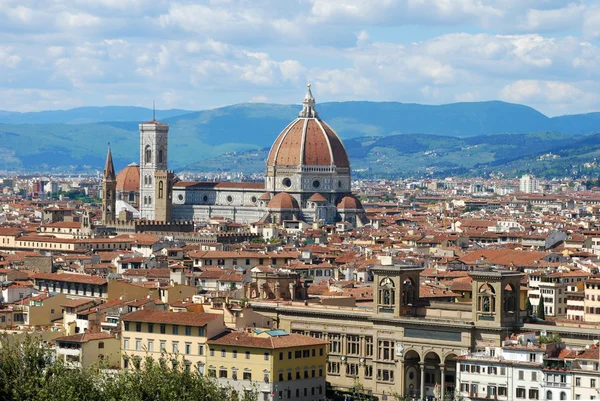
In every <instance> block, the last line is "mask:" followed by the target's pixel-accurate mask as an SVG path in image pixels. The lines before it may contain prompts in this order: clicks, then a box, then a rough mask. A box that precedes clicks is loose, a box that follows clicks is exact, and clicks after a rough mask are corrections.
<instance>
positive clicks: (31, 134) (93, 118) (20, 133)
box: [0, 101, 600, 171]
mask: <svg viewBox="0 0 600 401" xmlns="http://www.w3.org/2000/svg"><path fill="white" fill-rule="evenodd" d="M299 110H300V106H298V105H293V106H292V105H273V104H260V103H249V104H239V105H234V106H228V107H222V108H218V109H214V110H204V111H197V112H188V111H185V110H162V111H157V112H156V113H157V118H158V119H160V120H162V121H165V122H167V123H169V124H170V126H171V130H170V141H169V159H170V160H169V163H170V167H172V168H174V169H176V170H182V169H184V168H185V166H207V165H209V164H210V160H211V159H212V158H216V157H218V156H219V155H222V154H225V153H228V154H232V153H234V152H238V153H239V152H245V151H248V150H253V151H256V150H257V149H263V148H267V147H269V146H270V145H271V144H272V143H273V141H274V140H275V138H276V137H277V135H278V134H279V133H280V132H281V130H282V129H283V128H284V127H285V126H286V125H287V124H288V123H289V122H290V121H291V120H292V119H294V118H295V117H296V116H297V114H298V111H299ZM317 110H318V112H319V114H320V116H321V117H322V118H323V119H324V120H325V121H327V122H328V123H329V124H330V125H331V126H332V127H333V128H334V129H335V130H336V131H337V132H338V134H339V135H340V136H341V137H342V138H343V139H344V143H345V145H346V147H347V148H348V150H349V152H350V154H351V158H353V163H354V159H356V160H361V158H364V159H365V162H366V161H367V160H379V162H377V163H380V166H384V165H387V164H386V160H388V159H389V158H391V159H392V160H393V161H394V163H398V164H397V165H396V164H393V165H389V166H388V167H386V168H389V169H391V171H396V170H398V169H399V168H400V167H399V166H404V165H406V167H407V168H408V170H409V171H412V170H411V169H412V165H413V161H411V160H412V159H411V158H412V157H414V155H417V154H419V152H426V151H428V150H435V152H436V153H439V154H444V155H446V156H443V157H442V156H440V158H439V160H437V161H438V162H440V163H442V161H443V163H447V164H448V166H451V165H456V166H462V165H469V163H471V164H473V165H475V164H477V163H486V162H492V161H496V160H497V159H498V157H497V156H496V154H497V153H498V154H502V152H503V149H510V151H508V153H510V155H512V156H513V157H522V156H524V155H526V154H528V153H527V152H530V151H531V150H532V149H541V148H540V146H545V145H543V141H542V142H540V143H538V142H536V141H538V139H534V140H533V141H534V142H532V143H530V144H529V145H525V144H524V142H523V141H521V140H519V139H516V140H513V139H510V141H513V142H514V143H513V142H510V143H505V142H503V141H508V140H509V138H518V136H514V134H525V133H531V132H554V133H556V134H555V135H558V134H563V136H561V138H563V142H561V143H563V144H567V143H570V140H569V139H567V138H569V137H570V136H573V135H581V134H590V133H594V132H596V131H600V130H597V129H596V127H600V113H590V114H581V115H572V116H561V117H555V118H548V117H546V116H545V115H543V114H541V113H540V112H538V111H536V110H534V109H532V108H530V107H527V106H523V105H518V104H510V103H504V102H498V101H493V102H478V103H454V104H447V105H440V106H428V105H419V104H405V103H397V102H383V103H377V102H341V103H321V104H317ZM151 115H152V111H151V110H150V109H145V108H138V107H116V106H115V107H84V108H78V109H73V110H66V111H45V112H39V113H22V114H19V113H12V112H0V139H2V140H1V141H0V168H3V169H18V168H22V169H30V170H36V169H44V170H50V169H69V170H72V171H82V170H93V169H100V168H101V167H102V165H103V162H104V157H105V152H106V144H107V142H109V141H110V142H111V145H112V146H113V155H114V157H115V161H116V163H117V166H116V167H117V168H122V167H123V166H125V165H126V164H127V163H129V162H132V161H137V160H139V144H138V135H139V134H138V124H139V123H140V122H141V121H146V120H149V119H150V118H151ZM84 121H85V122H86V123H81V122H84ZM510 134H513V136H510ZM423 135H429V139H428V140H427V141H426V142H427V143H425V144H423V143H422V142H421V141H420V139H419V138H420V137H421V136H423ZM507 135H508V136H507ZM538 135H539V134H538ZM553 135H554V134H553ZM435 136H437V138H438V139H435V140H434V139H433V138H434V137H435ZM482 136H497V138H496V139H495V141H496V142H495V143H494V144H492V143H490V141H491V140H492V139H486V140H485V141H486V142H485V144H481V145H480V146H479V149H478V151H477V152H475V155H476V156H470V155H471V153H469V152H468V151H469V150H470V148H468V146H475V145H477V144H471V143H470V142H469V141H471V140H476V139H468V138H479V137H482ZM365 137H369V138H370V139H364V138H365ZM388 137H389V138H390V139H389V143H388V142H385V138H388ZM357 138H361V139H357ZM375 138H378V139H375ZM461 138H462V139H461ZM354 140H356V141H354ZM555 140H557V139H553V140H551V141H550V143H548V146H550V145H552V142H553V141H555ZM394 141H395V142H394ZM434 142H435V143H436V145H435V149H431V148H430V147H431V146H434V145H433V143H434ZM556 143H558V142H556ZM365 144H368V145H365ZM396 144H397V145H398V146H396ZM394 146H395V147H394ZM481 149H491V150H490V151H489V153H491V154H493V156H486V157H484V155H483V154H484V153H485V152H482V151H481ZM552 149H555V148H552ZM409 151H410V152H412V153H406V152H409ZM389 152H391V153H392V154H389V155H387V153H389ZM457 152H458V153H457ZM461 152H462V153H461ZM510 155H508V156H510ZM382 157H383V159H381V158H382ZM428 157H429V156H428ZM380 159H381V160H380ZM455 159H456V160H455ZM219 160H220V159H219ZM240 163H241V162H240ZM253 163H254V162H253ZM419 163H424V161H420V162H418V163H417V164H415V166H416V165H419ZM443 163H442V164H443ZM434 164H435V163H434ZM436 165H437V164H436ZM354 166H355V167H356V166H357V165H356V163H355V165H354ZM194 168H195V167H194ZM249 168H250V167H249ZM365 168H366V167H365ZM369 168H370V167H369ZM372 168H373V169H375V170H377V166H373V167H372ZM457 168H458V167H457ZM402 171H405V169H404V167H402Z"/></svg>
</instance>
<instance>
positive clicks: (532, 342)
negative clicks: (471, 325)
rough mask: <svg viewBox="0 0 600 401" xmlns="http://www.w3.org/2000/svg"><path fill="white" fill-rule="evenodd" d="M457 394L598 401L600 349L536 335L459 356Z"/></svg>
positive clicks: (511, 400)
mask: <svg viewBox="0 0 600 401" xmlns="http://www.w3.org/2000/svg"><path fill="white" fill-rule="evenodd" d="M457 370H458V375H457V378H456V384H457V389H458V391H459V393H458V394H456V396H458V397H463V398H464V399H465V400H467V401H469V400H475V399H495V400H506V401H518V400H547V401H550V400H582V401H583V400H597V399H599V398H600V386H599V385H600V349H599V348H598V346H597V345H589V346H586V347H585V348H584V349H567V348H565V347H564V344H539V343H538V342H537V340H536V337H535V335H534V333H524V334H520V335H518V336H516V337H514V336H513V337H512V338H511V339H510V340H507V341H505V342H504V345H503V346H502V347H495V348H486V349H485V351H482V352H477V353H469V354H466V355H462V356H460V357H458V358H457Z"/></svg>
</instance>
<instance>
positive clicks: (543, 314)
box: [537, 297, 546, 320]
mask: <svg viewBox="0 0 600 401" xmlns="http://www.w3.org/2000/svg"><path fill="white" fill-rule="evenodd" d="M537 317H538V319H542V320H546V312H545V311H544V297H540V302H539V303H538V307H537Z"/></svg>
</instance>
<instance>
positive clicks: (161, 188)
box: [158, 181, 164, 199]
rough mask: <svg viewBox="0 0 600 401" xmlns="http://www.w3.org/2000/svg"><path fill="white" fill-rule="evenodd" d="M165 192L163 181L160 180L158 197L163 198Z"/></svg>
mask: <svg viewBox="0 0 600 401" xmlns="http://www.w3.org/2000/svg"><path fill="white" fill-rule="evenodd" d="M163 192H164V188H163V182H162V181H159V182H158V199H162V198H163Z"/></svg>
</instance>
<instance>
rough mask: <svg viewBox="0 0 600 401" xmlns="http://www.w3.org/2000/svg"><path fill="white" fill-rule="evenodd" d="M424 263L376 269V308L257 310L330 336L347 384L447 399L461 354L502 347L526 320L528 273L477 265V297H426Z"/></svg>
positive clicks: (333, 368)
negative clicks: (522, 287)
mask: <svg viewBox="0 0 600 401" xmlns="http://www.w3.org/2000/svg"><path fill="white" fill-rule="evenodd" d="M421 270H422V268H420V267H418V266H412V265H402V264H394V263H391V261H385V264H382V265H379V266H376V267H374V268H373V269H372V271H373V273H374V285H375V288H374V307H373V308H374V310H373V311H370V310H368V309H363V308H351V307H332V308H328V307H324V306H320V307H311V306H310V304H309V305H304V304H294V303H288V304H286V305H274V304H273V303H266V302H265V303H261V302H260V301H254V300H253V301H252V308H253V310H254V311H255V312H258V313H261V314H263V315H265V316H268V317H271V318H272V319H273V320H274V321H276V322H278V323H279V328H280V329H283V330H286V331H290V332H292V333H298V334H304V335H308V336H311V337H314V338H318V339H324V340H328V341H329V343H330V344H329V353H328V354H329V356H328V361H327V380H328V382H330V383H331V384H332V385H333V386H334V387H336V388H339V389H346V390H350V389H352V388H353V387H354V386H355V384H356V383H357V382H358V383H360V384H362V385H363V386H364V389H365V391H367V392H370V393H372V394H373V395H375V396H377V397H380V399H387V397H388V396H390V395H394V394H396V395H397V394H400V395H401V396H409V397H415V398H419V397H433V396H434V394H435V391H436V384H437V385H438V387H439V388H440V390H439V391H440V396H439V397H440V398H441V399H444V397H445V396H446V395H447V394H448V395H451V394H452V393H454V386H455V382H456V360H457V357H459V356H461V355H463V354H464V353H465V352H467V351H472V350H481V349H485V347H489V346H500V345H501V342H502V340H503V339H504V337H505V336H506V332H507V331H508V332H514V331H516V330H518V329H519V327H521V326H522V319H521V315H520V310H521V305H520V303H521V298H520V297H519V296H518V289H519V284H520V279H521V277H522V274H520V273H517V272H511V271H502V272H500V271H491V270H490V271H478V272H472V273H471V274H470V275H471V278H472V292H473V302H472V304H464V305H461V304H457V303H452V304H449V303H445V302H439V303H438V302H435V301H426V300H423V299H420V296H419V290H418V289H419V274H420V272H421Z"/></svg>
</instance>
